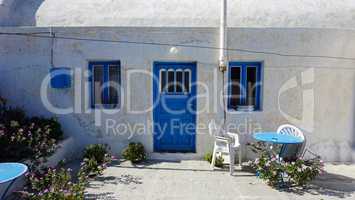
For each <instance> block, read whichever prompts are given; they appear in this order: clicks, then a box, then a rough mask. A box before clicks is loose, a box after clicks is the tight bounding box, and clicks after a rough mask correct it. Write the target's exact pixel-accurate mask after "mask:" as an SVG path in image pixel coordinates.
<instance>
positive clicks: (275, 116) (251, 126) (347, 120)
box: [0, 27, 355, 162]
mask: <svg viewBox="0 0 355 200" xmlns="http://www.w3.org/2000/svg"><path fill="white" fill-rule="evenodd" d="M0 30H1V31H0V32H6V31H7V32H43V31H48V29H46V28H22V29H21V28H2V29H0ZM54 31H55V32H56V35H57V36H68V37H84V38H98V39H113V40H129V41H141V42H161V43H173V44H187V45H201V46H218V30H217V29H213V28H133V27H132V28H98V27H96V28H94V27H88V28H63V27H58V28H55V29H54ZM0 44H1V45H0V80H1V81H0V94H1V96H3V97H6V98H7V99H8V101H9V103H10V104H11V105H14V106H19V107H23V108H24V109H25V110H26V111H27V112H28V113H30V114H33V115H44V116H52V115H53V114H52V113H51V112H49V111H48V110H47V109H46V108H45V107H44V105H43V103H42V101H41V98H40V86H41V83H42V80H43V78H44V77H45V76H46V75H47V74H48V71H49V69H50V44H51V42H50V40H49V39H43V38H33V37H24V36H4V35H1V36H0ZM228 47H229V48H233V49H237V48H238V49H247V50H255V51H268V52H276V53H277V52H279V53H283V54H297V55H320V56H333V57H349V58H350V57H352V58H354V57H355V54H354V52H355V32H354V31H346V30H333V29H268V28H263V29H243V28H232V29H230V30H229V33H228ZM170 48H171V46H156V45H143V44H120V43H103V42H89V41H77V40H63V39H57V40H55V46H54V64H55V66H65V67H71V68H73V69H75V76H74V77H76V78H75V81H74V85H73V86H72V87H71V88H70V89H62V90H58V89H51V88H49V90H48V92H49V95H48V96H49V99H50V101H51V103H53V104H55V105H56V106H58V107H68V106H74V105H82V106H81V109H82V110H85V109H87V108H88V104H87V102H88V100H87V98H88V90H87V88H86V87H87V78H85V77H84V75H80V74H79V73H78V70H79V69H87V67H88V61H91V60H98V61H100V60H120V61H121V65H122V66H121V69H122V84H123V88H124V91H123V94H124V95H125V97H124V99H125V101H126V103H124V104H123V107H122V108H121V109H120V111H119V112H118V113H116V114H113V115H111V114H103V118H102V121H101V122H103V125H105V122H106V121H107V119H114V120H117V123H123V124H130V126H131V128H132V127H133V126H134V124H137V123H142V124H144V125H145V128H146V129H145V130H144V131H143V132H144V134H135V135H133V137H129V135H114V134H112V131H111V132H110V131H109V132H107V131H106V127H105V126H95V116H94V113H73V114H68V115H56V117H58V119H59V120H60V122H61V124H62V125H63V129H64V131H65V133H66V134H67V135H70V136H71V137H73V139H74V140H75V141H76V144H77V147H78V148H81V147H82V146H84V145H85V144H88V143H95V142H105V143H108V144H110V145H111V147H112V151H113V152H114V153H116V154H119V152H120V151H121V150H122V148H123V147H125V146H126V145H127V144H128V143H129V142H130V141H140V142H142V143H143V144H144V145H145V147H146V149H147V151H148V152H152V151H153V136H152V133H151V123H152V113H151V112H150V111H148V112H145V113H142V114H132V113H129V112H128V108H127V106H128V104H127V100H128V99H129V100H130V101H129V103H130V106H131V108H134V109H135V110H137V109H145V108H148V107H149V106H150V105H151V104H152V79H151V78H150V77H147V76H145V75H142V74H140V75H139V74H138V75H137V74H136V75H134V76H133V77H132V78H129V79H128V78H127V77H128V76H129V74H131V73H132V72H134V71H136V70H143V71H147V72H151V70H152V64H153V62H154V61H196V62H197V69H198V70H197V71H198V74H197V78H198V81H200V82H203V83H206V84H207V86H208V88H209V91H210V94H209V95H208V98H207V99H206V98H204V97H203V95H204V94H205V92H204V91H205V88H204V87H202V86H200V87H198V93H199V94H200V95H202V97H201V98H199V99H198V101H197V104H198V106H197V109H198V110H199V109H202V108H205V105H207V106H206V107H207V108H208V109H209V110H208V109H207V110H205V111H203V112H201V113H200V114H199V115H198V117H197V122H198V123H200V124H204V125H206V124H207V123H208V122H209V120H210V119H215V120H216V121H220V120H222V116H223V112H222V108H221V106H218V105H220V101H219V99H218V97H219V96H220V94H219V92H220V91H222V81H221V80H222V76H221V73H218V72H217V73H216V74H217V76H214V72H216V71H215V70H216V67H217V59H218V51H217V50H213V49H198V48H188V47H179V46H177V47H176V48H177V50H178V51H177V52H175V53H171V52H170ZM228 57H229V60H230V61H262V62H263V64H264V73H263V79H264V85H263V98H262V106H263V110H262V111H258V112H253V113H240V112H230V113H228V114H227V118H228V122H229V124H235V125H238V126H239V127H236V128H235V129H238V130H239V133H240V134H241V135H242V136H241V137H242V138H241V139H242V142H243V144H244V145H245V143H247V142H248V141H252V139H251V134H252V133H253V131H254V130H255V126H259V127H260V128H262V130H264V131H270V130H275V129H276V128H277V127H278V126H279V125H280V124H283V123H293V124H295V125H297V126H299V127H301V128H303V129H305V134H306V137H307V143H308V146H309V147H310V149H312V150H313V151H314V152H316V153H319V154H320V155H322V156H323V158H324V159H325V160H327V161H342V162H345V161H347V162H353V161H354V160H355V150H354V148H355V147H354V146H355V123H354V122H355V116H354V115H355V106H354V104H355V94H354V88H355V61H354V60H346V59H334V58H326V57H322V58H320V57H292V56H289V57H287V56H279V55H269V54H263V53H255V52H254V53H247V52H239V51H228ZM226 79H227V76H226ZM290 80H295V81H296V83H297V87H294V88H292V89H289V90H285V92H283V93H282V94H280V108H281V110H282V112H283V113H282V112H280V110H279V107H278V105H279V104H278V97H279V92H280V90H281V89H282V88H284V87H285V84H286V86H287V85H288V82H289V81H290ZM215 82H216V83H217V86H216V88H214V85H215V84H214V83H215ZM128 84H130V86H129V88H130V90H128ZM80 90H81V91H80ZM304 91H306V93H304ZM310 91H311V92H313V94H314V98H309V94H310V93H309V92H310ZM307 92H308V93H307ZM79 96H80V97H82V99H81V101H79V100H78V99H79V98H78V97H79ZM127 96H129V97H127ZM303 96H306V98H303ZM216 97H217V98H216ZM85 98H86V100H85ZM312 100H314V106H313V109H312V102H313V101H312ZM85 102H86V105H85ZM215 105H216V106H215ZM75 110H76V111H77V112H79V107H78V106H76V107H75ZM313 111H314V112H313ZM302 119H304V120H303V121H302ZM246 127H247V128H246ZM133 128H134V127H133ZM136 128H137V127H136ZM136 130H137V129H136ZM140 131H141V130H139V131H137V132H140ZM196 141H197V144H196V146H197V154H195V155H193V157H195V158H199V157H201V156H202V155H203V154H204V153H205V152H207V151H210V150H211V149H212V143H213V138H212V137H211V136H209V135H208V134H207V129H206V126H205V127H200V128H199V129H198V130H197V140H196ZM244 145H243V146H244ZM189 156H190V155H189ZM244 157H245V158H250V157H252V154H250V153H246V152H244Z"/></svg>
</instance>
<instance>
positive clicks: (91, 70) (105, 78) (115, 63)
mask: <svg viewBox="0 0 355 200" xmlns="http://www.w3.org/2000/svg"><path fill="white" fill-rule="evenodd" d="M96 65H101V66H103V86H104V90H103V92H104V95H103V99H102V102H103V103H102V104H96V103H95V91H94V90H95V88H94V77H95V76H94V67H95V66H96ZM112 65H113V66H117V68H118V80H117V81H118V84H119V85H121V61H119V60H117V61H89V95H90V108H92V109H95V108H105V109H120V107H121V97H122V95H121V88H118V91H117V96H118V97H117V104H106V103H105V102H108V99H110V94H109V93H110V86H109V85H107V84H109V77H110V66H112ZM106 85H107V86H106Z"/></svg>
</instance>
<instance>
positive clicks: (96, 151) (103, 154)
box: [81, 144, 112, 177]
mask: <svg viewBox="0 0 355 200" xmlns="http://www.w3.org/2000/svg"><path fill="white" fill-rule="evenodd" d="M111 160H112V157H111V155H110V153H109V147H108V146H107V145H106V144H91V145H88V146H87V147H86V148H85V150H84V160H83V162H82V163H81V173H83V174H85V175H86V176H90V177H92V176H97V175H100V174H102V172H103V170H104V169H105V168H106V167H107V164H108V163H110V162H111Z"/></svg>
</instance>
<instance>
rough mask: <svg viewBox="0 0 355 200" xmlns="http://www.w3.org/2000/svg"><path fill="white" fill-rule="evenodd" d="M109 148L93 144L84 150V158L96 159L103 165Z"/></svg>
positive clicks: (104, 145)
mask: <svg viewBox="0 0 355 200" xmlns="http://www.w3.org/2000/svg"><path fill="white" fill-rule="evenodd" d="M108 151H109V148H108V146H107V145H106V144H91V145H88V146H87V147H86V148H85V150H84V158H87V159H94V160H96V161H97V162H98V163H100V164H101V163H103V162H104V161H105V157H106V155H107V154H108Z"/></svg>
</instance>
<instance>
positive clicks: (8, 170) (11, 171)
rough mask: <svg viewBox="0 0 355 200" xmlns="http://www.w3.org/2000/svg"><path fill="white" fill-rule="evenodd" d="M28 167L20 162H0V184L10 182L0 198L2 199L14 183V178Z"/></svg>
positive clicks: (22, 173)
mask: <svg viewBox="0 0 355 200" xmlns="http://www.w3.org/2000/svg"><path fill="white" fill-rule="evenodd" d="M27 170H28V167H27V166H26V165H24V164H21V163H0V184H4V183H7V182H10V183H9V185H8V187H7V188H6V189H5V191H4V193H3V194H2V195H1V197H0V200H3V199H4V198H5V196H6V193H7V192H8V191H9V189H10V188H11V186H12V185H13V184H14V182H15V181H16V179H17V178H18V177H20V176H22V175H24V174H25V173H26V172H27Z"/></svg>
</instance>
